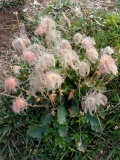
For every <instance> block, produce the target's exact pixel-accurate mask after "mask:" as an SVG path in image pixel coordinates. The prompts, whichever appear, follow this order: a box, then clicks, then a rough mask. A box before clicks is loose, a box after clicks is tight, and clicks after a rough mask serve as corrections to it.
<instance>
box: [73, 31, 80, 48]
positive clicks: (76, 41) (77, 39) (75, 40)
mask: <svg viewBox="0 0 120 160" xmlns="http://www.w3.org/2000/svg"><path fill="white" fill-rule="evenodd" d="M73 41H74V43H75V45H78V44H80V43H81V41H82V35H81V34H80V33H76V34H75V35H74V36H73Z"/></svg>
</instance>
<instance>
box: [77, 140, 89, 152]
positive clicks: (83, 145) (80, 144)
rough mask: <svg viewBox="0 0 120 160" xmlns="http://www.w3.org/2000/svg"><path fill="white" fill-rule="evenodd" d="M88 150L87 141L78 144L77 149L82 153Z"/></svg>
mask: <svg viewBox="0 0 120 160" xmlns="http://www.w3.org/2000/svg"><path fill="white" fill-rule="evenodd" d="M86 148H87V145H86V140H85V139H81V140H80V141H79V142H78V143H77V149H78V150H79V151H80V152H83V153H84V152H85V150H86Z"/></svg>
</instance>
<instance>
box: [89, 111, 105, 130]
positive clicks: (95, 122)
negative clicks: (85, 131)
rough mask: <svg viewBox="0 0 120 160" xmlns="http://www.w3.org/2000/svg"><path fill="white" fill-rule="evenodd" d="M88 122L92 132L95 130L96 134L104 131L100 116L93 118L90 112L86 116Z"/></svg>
mask: <svg viewBox="0 0 120 160" xmlns="http://www.w3.org/2000/svg"><path fill="white" fill-rule="evenodd" d="M86 120H87V122H89V123H90V125H91V129H92V130H94V131H96V132H102V131H103V128H102V124H101V122H100V120H99V117H98V116H96V115H93V116H91V115H90V113H89V112H88V113H87V114H86Z"/></svg>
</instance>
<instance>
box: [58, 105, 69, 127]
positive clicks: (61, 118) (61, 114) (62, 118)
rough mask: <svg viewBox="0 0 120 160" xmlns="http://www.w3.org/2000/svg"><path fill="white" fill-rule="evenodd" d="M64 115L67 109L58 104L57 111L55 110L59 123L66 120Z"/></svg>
mask: <svg viewBox="0 0 120 160" xmlns="http://www.w3.org/2000/svg"><path fill="white" fill-rule="evenodd" d="M66 116H67V111H66V108H65V107H64V106H60V107H59V108H58V112H57V117H58V119H57V121H58V123H59V124H63V123H65V122H66Z"/></svg>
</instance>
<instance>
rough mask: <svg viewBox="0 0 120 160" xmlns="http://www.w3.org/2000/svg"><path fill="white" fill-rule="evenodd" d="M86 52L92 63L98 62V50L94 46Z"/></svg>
mask: <svg viewBox="0 0 120 160" xmlns="http://www.w3.org/2000/svg"><path fill="white" fill-rule="evenodd" d="M85 54H86V57H87V58H88V59H89V61H90V62H91V63H96V61H97V60H98V52H97V50H96V48H95V47H94V46H92V48H89V49H87V50H86V53H85Z"/></svg>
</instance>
